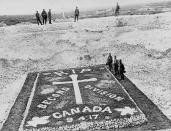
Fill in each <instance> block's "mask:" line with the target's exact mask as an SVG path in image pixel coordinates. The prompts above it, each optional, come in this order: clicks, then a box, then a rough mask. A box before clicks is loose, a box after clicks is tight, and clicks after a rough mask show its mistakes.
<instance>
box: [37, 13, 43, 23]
mask: <svg viewBox="0 0 171 131" xmlns="http://www.w3.org/2000/svg"><path fill="white" fill-rule="evenodd" d="M36 20H37V24H38V25H39V23H40V24H41V25H42V22H41V20H40V14H39V12H38V11H36Z"/></svg>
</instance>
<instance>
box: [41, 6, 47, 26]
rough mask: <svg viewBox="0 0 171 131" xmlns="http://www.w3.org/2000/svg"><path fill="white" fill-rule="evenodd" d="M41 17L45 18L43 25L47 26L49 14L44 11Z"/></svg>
mask: <svg viewBox="0 0 171 131" xmlns="http://www.w3.org/2000/svg"><path fill="white" fill-rule="evenodd" d="M41 15H42V18H43V24H46V22H47V13H46V11H45V9H43V11H42V14H41Z"/></svg>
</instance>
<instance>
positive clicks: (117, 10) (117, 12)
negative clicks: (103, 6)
mask: <svg viewBox="0 0 171 131" xmlns="http://www.w3.org/2000/svg"><path fill="white" fill-rule="evenodd" d="M119 10H120V6H119V4H118V2H117V5H116V10H115V16H118V15H119Z"/></svg>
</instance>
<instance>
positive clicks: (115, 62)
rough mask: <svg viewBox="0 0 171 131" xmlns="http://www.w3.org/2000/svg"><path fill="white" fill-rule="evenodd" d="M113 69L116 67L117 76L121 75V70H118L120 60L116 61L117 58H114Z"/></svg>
mask: <svg viewBox="0 0 171 131" xmlns="http://www.w3.org/2000/svg"><path fill="white" fill-rule="evenodd" d="M113 67H114V72H115V75H118V74H119V70H118V60H117V59H116V56H114V63H113Z"/></svg>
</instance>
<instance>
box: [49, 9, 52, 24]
mask: <svg viewBox="0 0 171 131" xmlns="http://www.w3.org/2000/svg"><path fill="white" fill-rule="evenodd" d="M48 19H49V24H52V22H51V20H52V13H51V9H49V12H48Z"/></svg>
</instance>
